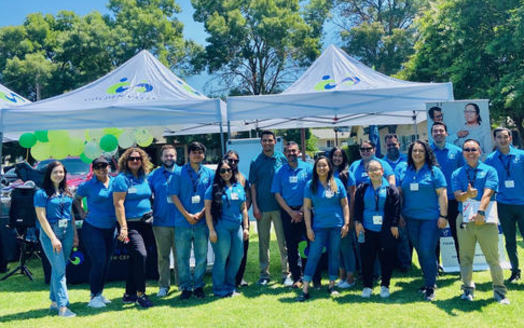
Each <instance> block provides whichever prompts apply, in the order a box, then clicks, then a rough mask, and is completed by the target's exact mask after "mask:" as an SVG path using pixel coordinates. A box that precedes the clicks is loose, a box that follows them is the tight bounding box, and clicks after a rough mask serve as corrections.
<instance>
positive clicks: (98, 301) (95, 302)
mask: <svg viewBox="0 0 524 328" xmlns="http://www.w3.org/2000/svg"><path fill="white" fill-rule="evenodd" d="M87 306H88V307H91V308H95V309H99V308H103V307H105V306H106V303H104V301H103V300H102V298H100V296H95V297H93V298H92V299H91V300H90V301H89V303H87Z"/></svg>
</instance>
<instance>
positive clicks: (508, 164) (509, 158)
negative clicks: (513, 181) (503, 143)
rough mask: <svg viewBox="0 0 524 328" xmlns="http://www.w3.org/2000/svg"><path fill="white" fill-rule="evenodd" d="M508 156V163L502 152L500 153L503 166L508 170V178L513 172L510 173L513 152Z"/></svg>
mask: <svg viewBox="0 0 524 328" xmlns="http://www.w3.org/2000/svg"><path fill="white" fill-rule="evenodd" d="M506 157H507V158H508V161H507V163H506V162H505V161H504V160H503V158H504V157H503V156H502V154H500V155H499V161H500V163H502V167H503V168H504V170H506V174H507V176H508V178H509V177H510V176H511V173H510V167H511V154H508V155H507V156H506Z"/></svg>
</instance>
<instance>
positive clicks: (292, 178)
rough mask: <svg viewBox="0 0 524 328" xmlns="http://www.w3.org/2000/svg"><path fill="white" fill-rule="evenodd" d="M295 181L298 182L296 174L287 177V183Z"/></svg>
mask: <svg viewBox="0 0 524 328" xmlns="http://www.w3.org/2000/svg"><path fill="white" fill-rule="evenodd" d="M297 182H298V177H297V176H292V177H289V183H297Z"/></svg>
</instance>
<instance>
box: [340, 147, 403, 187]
mask: <svg viewBox="0 0 524 328" xmlns="http://www.w3.org/2000/svg"><path fill="white" fill-rule="evenodd" d="M359 150H360V157H361V158H362V159H359V160H357V161H354V162H353V163H352V164H351V166H350V167H349V171H350V172H351V173H353V175H354V176H355V182H356V185H357V186H358V185H359V184H361V183H363V182H369V181H370V180H369V177H368V173H367V172H366V164H367V163H368V162H369V161H370V160H372V159H374V160H377V161H379V162H380V164H382V167H383V168H384V177H385V178H386V180H387V181H388V183H389V184H390V185H392V186H394V185H395V172H393V169H392V168H391V166H390V165H389V164H388V163H387V162H386V161H384V160H382V159H380V158H377V157H376V156H375V143H374V142H373V141H370V140H364V141H362V142H361V143H360V148H359Z"/></svg>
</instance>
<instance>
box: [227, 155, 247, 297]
mask: <svg viewBox="0 0 524 328" xmlns="http://www.w3.org/2000/svg"><path fill="white" fill-rule="evenodd" d="M224 159H225V160H226V161H227V162H228V163H229V166H231V169H233V174H234V175H235V177H236V179H237V182H238V183H240V184H241V185H242V187H243V188H244V192H245V193H246V209H247V210H248V211H249V207H251V189H250V188H249V181H248V180H247V179H246V177H245V175H244V174H242V172H240V171H239V169H238V163H239V161H240V156H238V153H237V152H236V151H234V150H228V152H227V153H226V155H225V156H224ZM243 224H244V222H243V221H242V229H246V228H247V230H248V231H249V228H250V227H249V221H248V224H247V226H244V225H243ZM248 249H249V238H247V239H244V256H243V257H242V262H240V268H238V272H237V277H236V284H237V286H241V287H243V286H247V285H248V284H247V282H246V281H245V280H244V272H245V271H246V264H247V251H248Z"/></svg>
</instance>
